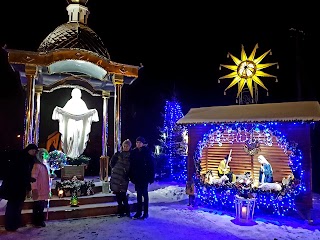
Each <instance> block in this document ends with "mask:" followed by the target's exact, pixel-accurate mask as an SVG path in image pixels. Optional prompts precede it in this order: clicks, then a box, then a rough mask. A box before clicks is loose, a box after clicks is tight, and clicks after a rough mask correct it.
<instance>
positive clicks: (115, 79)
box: [113, 74, 123, 153]
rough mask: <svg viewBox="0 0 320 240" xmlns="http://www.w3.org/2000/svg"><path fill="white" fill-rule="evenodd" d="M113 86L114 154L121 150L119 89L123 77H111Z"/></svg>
mask: <svg viewBox="0 0 320 240" xmlns="http://www.w3.org/2000/svg"><path fill="white" fill-rule="evenodd" d="M113 85H114V153H116V152H117V151H120V148H121V89H122V86H123V76H122V75H116V74H115V75H114V76H113Z"/></svg>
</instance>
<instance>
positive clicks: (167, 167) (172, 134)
mask: <svg viewBox="0 0 320 240" xmlns="http://www.w3.org/2000/svg"><path fill="white" fill-rule="evenodd" d="M183 116H184V115H183V113H182V109H181V106H180V103H179V102H178V100H177V99H176V98H175V97H174V98H173V99H172V100H171V101H166V105H165V108H164V122H163V127H162V128H160V139H159V142H160V148H161V153H160V154H159V155H158V159H157V160H158V161H159V162H161V164H159V165H160V166H159V165H158V166H159V167H160V168H161V173H162V175H164V177H165V178H170V179H171V180H175V181H185V180H186V172H187V171H186V161H187V152H188V133H187V128H186V127H185V126H182V125H177V121H178V120H179V119H180V118H182V117H183Z"/></svg>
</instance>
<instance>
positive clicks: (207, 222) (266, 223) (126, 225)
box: [0, 182, 320, 240]
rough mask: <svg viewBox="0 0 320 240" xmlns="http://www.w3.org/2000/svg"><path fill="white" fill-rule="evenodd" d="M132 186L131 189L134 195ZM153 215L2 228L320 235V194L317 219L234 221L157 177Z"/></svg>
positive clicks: (143, 234)
mask: <svg viewBox="0 0 320 240" xmlns="http://www.w3.org/2000/svg"><path fill="white" fill-rule="evenodd" d="M133 189H134V188H133V187H132V186H131V187H130V188H129V190H130V191H131V193H130V195H129V196H130V198H131V199H134V195H135V193H134V190H133ZM149 198H150V210H149V215H150V217H149V218H148V219H146V220H132V219H130V218H126V217H125V218H117V217H116V216H105V217H94V218H84V219H72V220H59V221H48V222H47V226H46V227H45V228H33V227H32V226H31V225H28V226H26V227H23V228H19V229H18V230H17V231H16V232H6V231H5V230H4V228H3V227H0V239H1V240H6V239H21V238H23V239H32V240H41V239H44V240H53V239H54V240H56V239H60V240H69V239H70V240H71V239H72V240H76V239H96V240H98V239H104V240H105V239H119V240H121V239H132V240H138V239H141V240H142V239H146V240H160V239H161V240H171V239H172V240H173V239H174V240H179V239H183V240H188V239H193V240H201V239H206V240H208V239H228V240H233V239H252V240H253V239H254V240H256V239H259V240H268V239H272V240H274V239H277V240H280V239H305V240H313V239H320V231H319V229H318V228H319V226H320V224H319V222H317V221H319V218H318V217H319V212H320V204H319V202H320V197H319V194H314V210H313V215H314V223H313V224H312V225H310V224H308V222H307V221H305V220H302V219H301V218H299V217H294V218H293V217H277V216H254V219H253V220H254V221H253V222H251V223H250V224H244V223H240V222H238V221H235V213H234V212H227V211H226V212H225V211H219V210H215V209H207V208H204V207H200V206H195V207H191V206H187V204H188V199H187V195H186V194H185V188H184V185H182V184H177V183H161V182H157V183H154V184H152V185H151V186H150V188H149Z"/></svg>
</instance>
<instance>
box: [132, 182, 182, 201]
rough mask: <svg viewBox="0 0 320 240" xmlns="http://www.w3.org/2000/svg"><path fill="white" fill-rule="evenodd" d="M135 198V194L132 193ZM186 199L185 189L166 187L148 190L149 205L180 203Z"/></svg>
mask: <svg viewBox="0 0 320 240" xmlns="http://www.w3.org/2000/svg"><path fill="white" fill-rule="evenodd" d="M133 194H134V195H135V196H136V195H137V193H133ZM187 198H188V195H187V194H186V192H185V187H179V186H168V187H165V188H160V189H157V190H154V191H150V190H149V201H150V202H151V203H155V202H163V203H165V202H166V203H171V202H177V201H182V200H185V199H187Z"/></svg>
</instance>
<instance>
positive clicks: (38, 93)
mask: <svg viewBox="0 0 320 240" xmlns="http://www.w3.org/2000/svg"><path fill="white" fill-rule="evenodd" d="M35 90H36V108H35V116H34V117H35V122H34V129H33V141H34V143H35V144H37V145H38V144H39V127H40V107H41V94H42V90H43V87H42V86H39V85H38V86H36V87H35Z"/></svg>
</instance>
